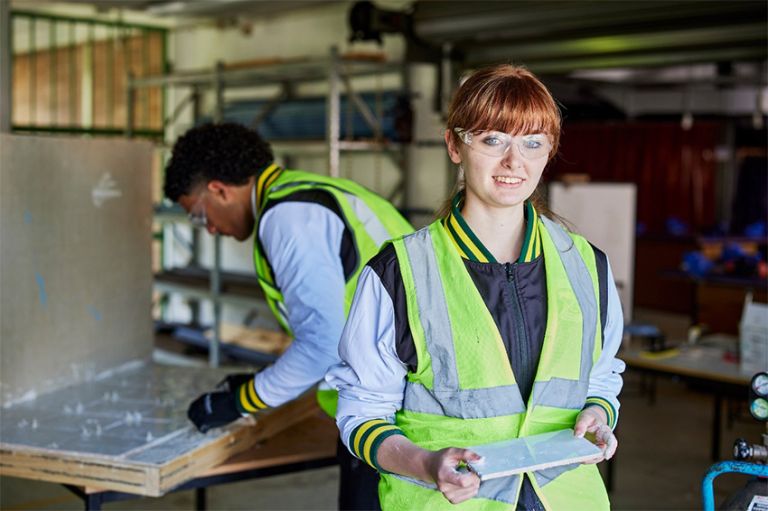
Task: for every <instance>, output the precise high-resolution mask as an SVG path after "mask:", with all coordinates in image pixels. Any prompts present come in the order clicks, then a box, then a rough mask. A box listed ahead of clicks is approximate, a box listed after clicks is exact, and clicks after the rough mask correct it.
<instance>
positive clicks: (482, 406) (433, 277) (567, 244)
mask: <svg viewBox="0 0 768 511" xmlns="http://www.w3.org/2000/svg"><path fill="white" fill-rule="evenodd" d="M541 219H542V221H543V223H544V226H545V228H546V229H547V231H548V233H549V234H550V236H551V237H552V241H553V242H554V243H555V246H556V247H557V248H558V251H559V253H560V257H561V260H562V262H563V265H564V267H565V272H566V274H567V275H568V276H569V279H570V283H571V286H572V288H573V290H574V294H575V295H576V299H577V300H578V302H579V307H580V309H581V312H582V316H583V321H582V344H581V346H582V349H581V364H580V374H579V379H578V380H566V379H562V378H551V379H549V380H547V381H537V382H534V385H533V390H532V395H533V403H534V404H536V405H543V406H550V407H553V408H568V409H574V410H579V409H581V407H582V406H584V402H583V401H582V400H578V399H575V398H576V396H580V395H584V396H586V392H587V386H588V380H589V372H590V370H591V368H592V354H593V351H594V341H595V329H596V325H597V323H596V321H597V310H598V307H597V303H596V301H595V295H594V286H593V284H592V278H591V276H590V274H589V271H588V270H587V267H586V265H585V264H584V261H583V260H582V258H581V256H580V254H579V252H578V250H576V249H575V247H574V244H573V240H572V239H571V237H570V236H569V235H568V234H567V233H566V232H565V231H564V230H563V229H562V227H560V226H559V225H557V224H555V223H554V222H552V221H551V220H549V219H548V218H546V217H544V216H542V217H541ZM403 244H404V246H405V250H406V251H407V253H408V259H409V261H410V263H411V267H412V268H415V269H418V271H413V272H412V277H413V281H414V286H415V289H414V291H415V293H416V300H417V303H418V315H419V318H430V321H424V320H422V321H421V324H422V329H423V331H424V337H425V339H426V343H427V350H428V351H429V354H430V356H431V359H432V362H431V363H432V372H433V374H438V375H440V376H441V378H440V380H439V381H438V382H435V384H434V385H435V388H434V389H433V390H434V392H430V391H429V390H428V389H426V388H425V387H424V386H423V385H421V384H419V383H416V382H408V383H407V385H406V391H405V397H404V402H403V408H404V409H406V410H411V411H415V412H421V413H431V414H440V415H446V416H448V417H458V418H462V419H476V418H483V417H497V416H500V415H511V414H514V413H523V412H524V411H525V404H524V403H523V401H522V398H521V397H520V392H519V389H518V388H517V385H508V386H498V387H490V388H483V389H466V390H463V389H460V388H459V378H458V374H457V369H456V368H457V364H456V353H455V351H454V339H453V335H452V332H451V328H450V325H451V322H450V318H449V316H448V308H447V305H446V302H445V293H444V290H443V284H442V278H441V276H440V273H439V271H438V264H437V260H436V258H435V252H434V244H433V243H432V236H431V234H430V229H422V230H420V231H418V232H417V233H415V234H413V235H412V236H408V237H406V238H404V239H403ZM448 391H452V392H450V393H447V392H448ZM515 391H516V392H515ZM436 394H439V395H440V397H439V398H438V397H436ZM510 396H513V397H512V399H510ZM515 397H516V398H515Z"/></svg>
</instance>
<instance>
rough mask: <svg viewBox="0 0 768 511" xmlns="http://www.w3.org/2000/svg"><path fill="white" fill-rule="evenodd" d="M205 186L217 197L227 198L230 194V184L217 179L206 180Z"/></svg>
mask: <svg viewBox="0 0 768 511" xmlns="http://www.w3.org/2000/svg"><path fill="white" fill-rule="evenodd" d="M205 188H206V189H207V190H208V191H209V192H210V193H211V194H212V195H213V196H214V197H216V198H217V199H228V198H229V197H230V196H231V194H232V190H231V185H228V184H227V183H224V182H223V181H219V180H218V179H214V180H212V181H208V184H207V185H206V187H205Z"/></svg>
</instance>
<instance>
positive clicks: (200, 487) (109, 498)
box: [63, 456, 338, 511]
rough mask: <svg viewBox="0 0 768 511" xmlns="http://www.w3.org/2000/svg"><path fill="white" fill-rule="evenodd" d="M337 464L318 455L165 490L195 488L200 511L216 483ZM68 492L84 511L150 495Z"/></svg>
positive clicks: (72, 488) (77, 489)
mask: <svg viewBox="0 0 768 511" xmlns="http://www.w3.org/2000/svg"><path fill="white" fill-rule="evenodd" d="M337 463H338V461H337V459H336V457H335V456H333V457H326V458H320V459H316V460H309V461H301V462H298V463H288V464H283V465H275V466H272V467H263V468H256V469H250V470H242V471H239V472H232V473H228V474H216V475H212V476H202V477H198V478H195V479H192V480H190V481H187V482H186V483H184V484H182V485H180V486H177V487H176V488H174V489H173V490H172V491H170V492H168V493H175V492H179V491H186V490H195V509H196V510H197V511H203V510H205V509H206V490H207V489H208V487H210V486H217V485H220V484H228V483H236V482H239V481H246V480H249V479H259V478H262V477H270V476H276V475H282V474H291V473H295V472H302V471H304V470H314V469H318V468H325V467H330V466H333V465H336V464H337ZM63 486H64V487H65V488H67V489H68V490H69V491H71V492H72V493H74V494H75V495H77V496H78V497H80V498H81V499H82V500H83V503H84V504H85V510H86V511H99V510H100V509H101V507H102V505H103V504H106V503H108V502H118V501H121V500H132V499H140V498H152V497H146V496H145V495H138V494H134V493H125V492H119V491H102V492H97V493H88V492H87V491H86V490H85V489H84V488H83V487H82V486H75V485H70V484H65V485H63Z"/></svg>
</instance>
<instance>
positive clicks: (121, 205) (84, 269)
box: [0, 135, 152, 404]
mask: <svg viewBox="0 0 768 511" xmlns="http://www.w3.org/2000/svg"><path fill="white" fill-rule="evenodd" d="M150 163H151V146H150V144H149V143H148V142H139V141H131V140H124V139H117V138H110V139H85V138H71V137H48V136H20V135H0V403H3V404H8V403H11V402H15V401H18V400H19V399H23V398H24V397H33V396H35V395H40V394H41V393H44V392H48V391H50V390H53V389H55V388H59V387H61V386H63V385H68V384H73V383H78V382H82V381H87V380H90V379H94V378H95V377H96V376H97V375H98V373H99V372H100V371H103V370H106V369H108V368H112V367H115V366H118V365H120V364H122V363H125V362H127V361H129V360H133V359H144V358H147V357H148V356H149V354H150V353H151V349H152V323H151V312H150V306H151V303H150V300H151V284H152V282H151V279H152V274H151V263H150V243H151V218H152V217H151V214H152V207H151V200H150Z"/></svg>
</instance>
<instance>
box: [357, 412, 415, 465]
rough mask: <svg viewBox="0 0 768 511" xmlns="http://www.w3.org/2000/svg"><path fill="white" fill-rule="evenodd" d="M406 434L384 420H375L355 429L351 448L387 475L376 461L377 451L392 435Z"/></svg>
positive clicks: (359, 456)
mask: <svg viewBox="0 0 768 511" xmlns="http://www.w3.org/2000/svg"><path fill="white" fill-rule="evenodd" d="M404 434H405V433H403V432H402V430H401V429H400V428H398V427H397V426H395V425H394V424H391V423H389V422H387V421H385V420H384V419H374V420H370V421H366V422H363V423H362V424H360V425H359V426H358V427H357V428H355V430H354V431H353V432H352V434H351V435H350V436H349V440H350V442H349V447H350V448H351V449H352V452H353V453H354V454H355V456H357V457H358V458H360V459H361V460H363V461H364V462H366V463H367V464H369V465H370V466H372V467H373V468H375V469H376V470H378V471H379V472H384V473H387V472H386V470H383V469H382V468H381V467H380V466H379V464H378V462H377V461H376V451H377V450H378V449H379V446H380V445H381V442H383V441H384V439H385V438H388V437H390V436H392V435H404Z"/></svg>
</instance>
